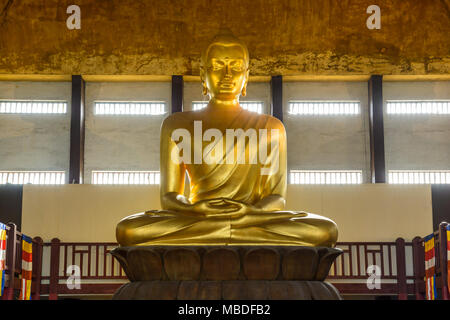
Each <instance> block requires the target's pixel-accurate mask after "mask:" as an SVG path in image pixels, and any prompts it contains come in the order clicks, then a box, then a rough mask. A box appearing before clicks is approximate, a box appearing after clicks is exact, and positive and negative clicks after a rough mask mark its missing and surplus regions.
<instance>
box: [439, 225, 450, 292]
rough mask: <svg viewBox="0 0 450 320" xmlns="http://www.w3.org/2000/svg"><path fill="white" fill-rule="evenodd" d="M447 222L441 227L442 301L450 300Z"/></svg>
mask: <svg viewBox="0 0 450 320" xmlns="http://www.w3.org/2000/svg"><path fill="white" fill-rule="evenodd" d="M447 225H448V223H447V222H442V223H441V224H440V225H439V252H438V254H439V263H440V268H441V281H442V285H441V286H442V300H450V297H449V292H448V290H449V287H448V282H447V279H448V269H447V263H449V262H448V260H447V243H448V242H447V241H448V239H447Z"/></svg>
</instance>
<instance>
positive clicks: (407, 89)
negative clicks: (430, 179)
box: [383, 81, 450, 170]
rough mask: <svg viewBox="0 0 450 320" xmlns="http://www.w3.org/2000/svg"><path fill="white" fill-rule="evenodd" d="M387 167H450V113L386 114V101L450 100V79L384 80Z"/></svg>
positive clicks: (428, 168) (446, 168)
mask: <svg viewBox="0 0 450 320" xmlns="http://www.w3.org/2000/svg"><path fill="white" fill-rule="evenodd" d="M383 98H384V100H385V115H384V119H385V120H384V133H385V136H384V141H385V150H386V151H385V152H386V169H387V170H421V169H422V170H433V169H440V170H449V169H450V115H438V114H419V115H408V114H407V115H400V114H386V101H387V100H440V99H446V100H450V81H435V82H384V84H383Z"/></svg>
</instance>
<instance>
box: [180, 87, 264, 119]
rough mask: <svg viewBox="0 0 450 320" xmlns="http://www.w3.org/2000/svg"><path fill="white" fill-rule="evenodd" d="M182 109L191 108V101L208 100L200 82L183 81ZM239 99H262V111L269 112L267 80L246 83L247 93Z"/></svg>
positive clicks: (188, 109) (187, 109)
mask: <svg viewBox="0 0 450 320" xmlns="http://www.w3.org/2000/svg"><path fill="white" fill-rule="evenodd" d="M183 95H184V97H183V109H184V111H191V110H192V102H193V101H205V102H207V101H208V99H209V98H208V97H207V96H203V95H202V85H201V83H200V82H185V83H184V88H183ZM239 101H262V102H263V103H264V106H263V108H264V110H263V113H266V114H270V104H271V98H270V83H269V82H249V83H248V85H247V95H246V96H245V97H242V96H241V97H240V99H239Z"/></svg>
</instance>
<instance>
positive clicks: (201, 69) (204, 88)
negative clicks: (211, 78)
mask: <svg viewBox="0 0 450 320" xmlns="http://www.w3.org/2000/svg"><path fill="white" fill-rule="evenodd" d="M200 81H201V82H202V93H203V95H204V96H206V95H207V94H208V88H207V87H206V79H205V68H204V67H203V66H200Z"/></svg>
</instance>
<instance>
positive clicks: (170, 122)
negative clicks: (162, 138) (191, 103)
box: [162, 111, 196, 127]
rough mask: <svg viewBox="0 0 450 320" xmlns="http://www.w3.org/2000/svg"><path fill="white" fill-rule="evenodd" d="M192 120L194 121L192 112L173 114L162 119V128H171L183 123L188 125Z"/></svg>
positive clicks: (194, 117)
mask: <svg viewBox="0 0 450 320" xmlns="http://www.w3.org/2000/svg"><path fill="white" fill-rule="evenodd" d="M193 120H196V112H194V111H183V112H175V113H173V114H171V115H170V116H168V117H167V118H165V119H164V121H163V124H162V126H163V127H172V126H175V125H180V124H183V123H189V122H191V121H193Z"/></svg>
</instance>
